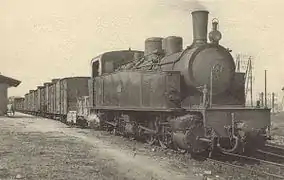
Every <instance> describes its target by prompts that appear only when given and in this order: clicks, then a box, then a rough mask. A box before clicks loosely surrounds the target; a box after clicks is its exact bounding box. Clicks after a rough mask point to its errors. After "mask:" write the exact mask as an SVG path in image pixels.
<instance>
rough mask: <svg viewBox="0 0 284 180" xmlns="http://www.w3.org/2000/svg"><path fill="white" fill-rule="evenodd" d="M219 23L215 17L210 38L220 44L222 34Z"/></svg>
mask: <svg viewBox="0 0 284 180" xmlns="http://www.w3.org/2000/svg"><path fill="white" fill-rule="evenodd" d="M218 24H219V21H218V19H213V20H212V31H211V32H210V33H209V40H210V41H211V42H212V43H216V44H218V43H219V41H220V40H221V39H222V34H221V32H220V31H218Z"/></svg>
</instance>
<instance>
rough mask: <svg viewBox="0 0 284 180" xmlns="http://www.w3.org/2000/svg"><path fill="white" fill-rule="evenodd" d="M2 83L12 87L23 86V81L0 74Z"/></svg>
mask: <svg viewBox="0 0 284 180" xmlns="http://www.w3.org/2000/svg"><path fill="white" fill-rule="evenodd" d="M0 83H5V84H8V85H9V86H10V87H17V86H19V84H21V81H19V80H16V79H13V78H10V77H7V76H3V75H1V74H0Z"/></svg>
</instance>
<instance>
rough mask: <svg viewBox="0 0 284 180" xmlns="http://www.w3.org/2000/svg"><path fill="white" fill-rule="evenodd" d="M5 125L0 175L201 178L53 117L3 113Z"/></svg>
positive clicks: (117, 140)
mask: <svg viewBox="0 0 284 180" xmlns="http://www.w3.org/2000/svg"><path fill="white" fill-rule="evenodd" d="M0 130H1V131H0V134H1V137H2V138H1V140H0V142H1V144H0V145H1V146H0V153H1V156H2V158H1V164H0V179H10V178H11V177H12V178H13V177H16V176H17V175H18V178H23V179H54V180H55V179H76V180H78V179H135V180H148V179H149V180H151V179H152V180H154V179H159V180H160V179H161V180H185V179H186V180H188V179H191V180H195V179H202V177H198V176H195V175H193V169H192V168H188V167H180V166H176V167H175V164H174V162H170V161H168V160H167V159H163V158H161V157H154V156H151V155H150V154H149V153H147V152H146V150H145V149H144V150H143V147H141V145H137V146H135V149H132V148H133V147H131V146H127V145H124V144H123V143H124V140H123V139H122V138H120V137H111V136H108V135H106V134H104V133H103V132H96V131H93V130H88V129H84V130H83V129H77V128H68V127H67V126H66V125H64V124H62V123H59V122H57V121H54V120H48V119H44V118H36V117H32V116H23V117H22V115H21V114H20V115H19V114H18V116H17V117H16V118H4V117H3V118H0Z"/></svg>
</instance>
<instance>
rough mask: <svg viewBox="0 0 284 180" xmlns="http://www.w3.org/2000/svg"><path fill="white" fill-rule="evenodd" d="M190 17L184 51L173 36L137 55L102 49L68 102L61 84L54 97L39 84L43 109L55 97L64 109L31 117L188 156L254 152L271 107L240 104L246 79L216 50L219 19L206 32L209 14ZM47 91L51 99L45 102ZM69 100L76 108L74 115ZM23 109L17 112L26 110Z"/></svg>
mask: <svg viewBox="0 0 284 180" xmlns="http://www.w3.org/2000/svg"><path fill="white" fill-rule="evenodd" d="M191 14H192V22H193V42H192V44H191V45H190V46H188V47H186V48H183V39H182V38H181V37H177V36H169V37H167V38H161V37H152V38H148V39H146V40H145V50H144V51H135V50H131V49H129V50H121V51H111V52H105V53H103V54H101V55H99V56H97V57H95V58H93V59H92V61H91V68H92V74H91V77H90V78H87V77H86V78H84V79H82V82H84V86H83V85H82V86H68V87H69V88H71V89H70V91H71V90H72V89H73V91H74V89H76V92H77V93H75V91H74V92H73V91H72V92H73V93H71V94H70V95H69V96H70V97H69V96H67V94H69V93H68V92H69V90H68V89H66V88H67V86H66V87H65V88H62V89H63V90H64V92H65V91H66V93H65V94H66V95H65V94H64V93H60V90H58V92H59V93H57V88H56V82H54V83H53V84H54V85H53V86H54V91H52V89H50V90H49V87H50V88H51V87H53V86H52V83H51V85H46V88H47V90H49V91H48V93H46V95H45V96H43V98H42V101H46V103H43V104H45V106H43V107H45V109H46V107H49V106H50V105H49V104H50V103H48V102H49V99H54V102H55V103H54V107H57V106H59V107H57V108H55V109H62V108H60V106H62V104H63V105H64V104H65V106H66V108H64V109H66V110H67V111H66V110H65V111H62V112H61V111H52V110H49V111H46V110H42V111H41V113H37V115H38V114H40V115H42V116H46V114H47V115H48V117H53V116H57V117H60V119H62V120H63V121H67V122H73V123H74V122H75V123H76V122H77V123H78V122H81V123H82V122H86V123H88V125H89V126H92V127H99V128H101V129H104V130H108V131H111V132H113V133H114V134H119V135H124V136H128V137H133V138H136V139H139V140H143V141H146V142H147V143H149V144H155V143H157V144H159V145H161V146H162V147H164V148H175V149H178V150H183V151H189V152H191V153H202V152H212V151H214V150H218V151H223V152H238V153H244V152H251V151H253V150H255V149H257V148H260V146H263V145H264V144H265V142H266V140H267V139H268V138H269V131H270V124H271V121H270V109H267V108H263V107H246V106H245V74H244V73H240V72H235V62H234V59H233V57H232V55H231V53H230V52H231V50H230V49H228V48H225V47H224V46H222V45H220V43H219V41H220V40H221V38H222V34H221V32H220V31H219V30H218V25H219V22H218V20H217V19H213V20H212V31H211V32H210V33H209V35H208V32H207V29H208V16H209V12H208V11H194V12H192V13H191ZM207 36H209V42H208V40H207ZM69 79H70V78H69ZM80 81H81V80H80ZM87 81H88V90H87V89H86V82H87ZM59 84H60V83H59ZM75 84H77V83H75ZM58 87H59V89H60V87H61V86H58ZM62 87H63V86H62ZM42 92H43V93H44V92H45V91H42ZM78 92H81V93H79V94H78ZM52 93H53V94H55V95H53V96H51V95H52ZM48 94H49V95H50V96H51V97H52V98H45V97H48V96H49V95H48ZM61 95H65V96H66V98H61V97H60V96H61ZM87 95H88V96H87ZM81 96H82V97H81ZM29 99H30V98H29ZM38 99H39V98H38ZM56 99H58V103H57V100H56ZM70 99H71V100H72V102H70V103H69V104H70V105H68V103H67V102H69V100H70ZM75 99H77V100H78V104H81V105H80V106H77V107H79V108H77V110H75V108H74V101H75ZM61 100H62V103H61ZM63 100H64V102H65V103H63ZM40 101H41V100H40ZM82 101H85V102H82ZM25 104H26V107H25V108H24V109H28V110H29V113H32V112H31V108H30V107H29V104H28V103H25ZM38 104H41V103H38ZM51 104H52V103H51ZM69 106H70V107H72V108H69ZM83 106H84V108H85V110H84V108H82V107H83ZM21 107H22V106H21ZM50 107H51V106H50ZM39 109H40V108H39ZM49 109H50V108H49ZM55 112H56V113H55ZM63 112H64V113H63ZM72 113H73V115H74V113H75V115H74V116H73V115H72ZM68 117H71V118H68ZM72 117H75V119H74V118H73V120H72Z"/></svg>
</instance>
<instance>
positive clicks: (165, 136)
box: [159, 126, 173, 149]
mask: <svg viewBox="0 0 284 180" xmlns="http://www.w3.org/2000/svg"><path fill="white" fill-rule="evenodd" d="M160 134H161V135H160V136H159V144H160V146H161V147H162V148H164V149H167V148H170V147H171V146H172V144H173V140H172V139H173V138H172V133H171V132H170V131H168V129H167V127H165V126H163V127H162V128H161V131H160Z"/></svg>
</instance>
